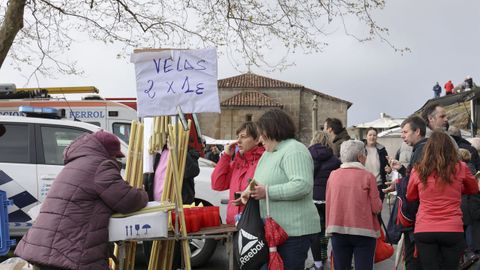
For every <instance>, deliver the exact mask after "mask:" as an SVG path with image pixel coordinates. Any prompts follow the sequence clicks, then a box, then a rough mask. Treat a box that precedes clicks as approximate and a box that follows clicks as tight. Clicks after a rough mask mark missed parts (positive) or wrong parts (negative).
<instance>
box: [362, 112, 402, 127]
mask: <svg viewBox="0 0 480 270" xmlns="http://www.w3.org/2000/svg"><path fill="white" fill-rule="evenodd" d="M403 120H404V118H392V117H390V116H388V115H386V114H384V113H381V114H380V118H379V119H376V120H373V121H370V122H365V123H361V124H358V125H354V126H353V127H355V128H370V127H373V128H377V129H389V128H394V127H398V126H400V124H402V121H403Z"/></svg>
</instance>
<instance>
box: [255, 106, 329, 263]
mask: <svg viewBox="0 0 480 270" xmlns="http://www.w3.org/2000/svg"><path fill="white" fill-rule="evenodd" d="M257 128H258V131H259V134H260V142H261V143H262V144H263V146H264V147H265V152H264V153H263V155H262V157H261V158H260V160H259V162H258V165H257V169H256V170H255V175H254V179H255V181H256V183H257V186H256V187H255V189H254V190H253V191H252V192H251V197H252V198H254V199H257V200H260V210H261V215H262V217H265V216H266V204H265V198H266V192H268V197H269V200H270V203H269V204H270V216H271V217H272V218H273V219H275V220H276V221H277V223H278V224H280V226H282V227H283V229H285V231H286V232H287V234H288V236H289V237H288V239H287V241H286V242H285V243H284V244H283V245H281V246H278V247H277V248H278V252H279V253H280V255H281V256H282V258H283V262H284V266H285V268H284V269H288V270H297V269H298V270H303V269H304V264H305V259H306V258H307V252H308V249H309V248H310V239H311V238H312V237H313V235H314V234H316V233H318V232H320V230H321V228H320V218H319V215H318V213H317V209H316V208H315V205H314V204H313V198H312V193H313V160H312V157H311V155H310V152H309V151H308V149H307V147H306V146H305V145H303V144H302V143H300V142H298V141H297V140H295V139H294V137H295V125H294V123H293V121H292V119H291V118H290V116H289V115H288V114H286V113H285V112H284V111H282V110H279V109H274V110H270V111H268V112H266V113H265V114H263V115H262V116H261V117H260V119H258V121H257Z"/></svg>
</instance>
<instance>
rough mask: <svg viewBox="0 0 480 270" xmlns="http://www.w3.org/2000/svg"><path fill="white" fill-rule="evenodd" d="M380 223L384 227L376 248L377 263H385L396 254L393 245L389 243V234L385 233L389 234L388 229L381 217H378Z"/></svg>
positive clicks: (375, 260)
mask: <svg viewBox="0 0 480 270" xmlns="http://www.w3.org/2000/svg"><path fill="white" fill-rule="evenodd" d="M378 221H379V222H380V224H381V225H382V227H381V228H380V237H379V238H377V244H376V247H375V257H374V262H375V263H378V262H381V261H384V260H386V259H388V258H390V257H392V255H393V253H394V252H395V251H394V249H393V246H392V244H388V243H387V242H389V243H390V241H389V237H388V233H384V231H385V232H387V228H386V227H385V223H384V222H383V219H382V217H381V216H380V215H378Z"/></svg>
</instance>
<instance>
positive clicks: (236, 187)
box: [212, 146, 265, 224]
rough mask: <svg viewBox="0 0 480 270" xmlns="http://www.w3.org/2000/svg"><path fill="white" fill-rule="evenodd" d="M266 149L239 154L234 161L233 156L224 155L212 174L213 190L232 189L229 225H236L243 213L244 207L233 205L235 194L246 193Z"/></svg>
mask: <svg viewBox="0 0 480 270" xmlns="http://www.w3.org/2000/svg"><path fill="white" fill-rule="evenodd" d="M263 152H265V149H264V148H263V147H261V146H255V147H254V148H252V149H250V151H248V152H245V153H243V155H240V154H239V153H237V154H236V155H235V158H234V159H233V161H230V160H231V158H232V157H231V156H229V155H227V154H225V153H224V154H223V155H222V156H221V157H220V160H219V161H218V163H217V166H215V170H213V173H212V189H213V190H217V191H223V190H227V189H230V196H229V198H230V202H229V204H228V207H227V224H235V215H237V214H239V213H241V212H242V211H243V206H236V205H233V204H232V203H231V201H233V200H234V199H235V192H237V191H244V190H245V189H246V188H247V185H248V179H249V178H252V177H253V174H254V173H255V169H256V168H257V163H258V160H259V159H260V157H261V156H262V154H263Z"/></svg>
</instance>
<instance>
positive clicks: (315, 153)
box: [308, 143, 333, 161]
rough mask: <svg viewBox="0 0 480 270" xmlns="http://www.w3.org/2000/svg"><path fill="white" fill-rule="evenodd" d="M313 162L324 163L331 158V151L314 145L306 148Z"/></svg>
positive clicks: (325, 147) (319, 145)
mask: <svg viewBox="0 0 480 270" xmlns="http://www.w3.org/2000/svg"><path fill="white" fill-rule="evenodd" d="M308 150H309V151H310V154H311V155H312V157H313V159H314V160H319V161H325V160H327V159H329V158H330V157H331V156H333V150H332V149H331V148H330V147H327V146H325V145H321V144H319V143H317V144H314V145H312V146H310V147H309V148H308Z"/></svg>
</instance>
